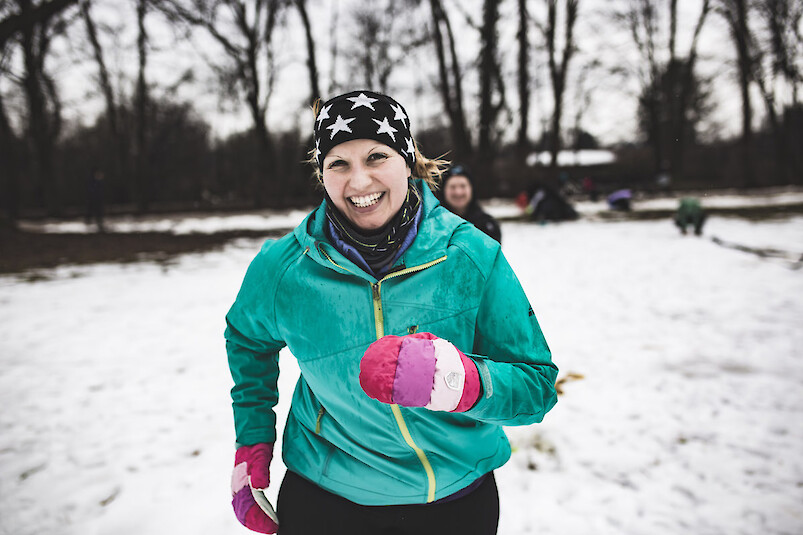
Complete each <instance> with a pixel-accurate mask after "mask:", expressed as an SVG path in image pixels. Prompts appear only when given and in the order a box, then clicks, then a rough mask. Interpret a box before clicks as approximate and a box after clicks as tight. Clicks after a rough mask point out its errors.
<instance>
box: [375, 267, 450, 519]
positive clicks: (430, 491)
mask: <svg viewBox="0 0 803 535" xmlns="http://www.w3.org/2000/svg"><path fill="white" fill-rule="evenodd" d="M444 260H446V256H445V255H444V256H442V257H440V258H437V259H435V260H433V261H431V262H427V263H426V264H421V265H420V266H413V267H409V268H405V269H402V270H399V271H394V272H393V273H389V274H388V275H385V276H384V277H383V278H381V279H380V280H378V281H377V282H375V283H373V284H371V294H372V296H373V303H374V326H375V329H376V339H377V340H379V339H380V338H382V337H383V336H385V324H384V318H383V316H382V283H383V282H384V281H386V280H388V279H392V278H393V277H398V276H400V275H407V274H409V273H415V272H417V271H422V270H424V269H426V268H428V267H431V266H434V265H435V264H439V263H441V262H443V261H444ZM390 409H391V411H393V416H394V418H395V419H396V425H398V426H399V431H401V434H402V437H403V438H404V442H406V443H407V445H408V446H410V448H412V450H413V451H414V452H415V454H416V455H417V456H418V460H419V461H421V465H422V466H423V467H424V471H425V472H426V474H427V484H428V487H427V503H431V502H433V501H435V471H434V470H433V469H432V464H431V463H430V462H429V459H427V454H426V453H424V450H422V449H421V448H420V447H419V446H418V445H417V444H416V443H415V441H414V440H413V436H412V435H411V434H410V430H409V429H408V428H407V422H405V421H404V415H402V412H401V407H399V405H398V404H396V403H394V404H392V405H391V406H390Z"/></svg>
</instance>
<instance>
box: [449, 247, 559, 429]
mask: <svg viewBox="0 0 803 535" xmlns="http://www.w3.org/2000/svg"><path fill="white" fill-rule="evenodd" d="M468 356H469V357H471V358H472V359H473V360H474V362H475V363H476V365H477V369H478V370H479V373H480V381H481V382H482V389H483V390H482V393H481V394H480V398H479V399H478V400H477V403H476V404H475V405H474V406H473V407H472V408H471V409H469V410H468V411H467V412H465V413H463V414H465V415H467V416H471V417H472V418H475V419H477V420H482V421H485V422H492V423H498V424H500V425H527V424H531V423H535V422H540V421H541V420H542V419H543V418H544V415H545V414H546V413H547V412H548V411H549V410H550V409H551V408H552V407H553V406H554V405H555V402H556V401H557V394H556V393H555V379H556V378H557V375H558V368H557V366H555V364H553V363H552V354H551V352H550V350H549V347H548V346H547V343H546V340H545V339H544V336H543V334H542V333H541V328H540V326H539V325H538V320H537V319H536V317H535V313H534V312H533V309H532V307H531V306H530V303H529V301H528V300H527V296H526V295H525V293H524V290H523V289H522V287H521V284H520V283H519V281H518V278H516V275H515V274H514V273H513V269H512V268H511V267H510V265H509V264H508V262H507V260H506V259H505V257H504V255H503V254H502V252H501V250H500V251H499V252H498V254H497V256H496V260H495V261H494V265H493V268H492V269H491V272H490V275H489V276H488V279H487V281H486V284H485V288H484V291H483V296H482V300H481V302H480V307H479V311H478V313H477V326H476V331H475V338H474V348H473V353H472V354H468Z"/></svg>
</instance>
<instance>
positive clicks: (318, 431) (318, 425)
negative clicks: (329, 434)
mask: <svg viewBox="0 0 803 535" xmlns="http://www.w3.org/2000/svg"><path fill="white" fill-rule="evenodd" d="M325 412H326V409H324V408H323V406H321V408H320V410H319V411H318V418H317V419H316V420H315V434H316V435H320V434H321V420H322V419H323V415H324V413H325Z"/></svg>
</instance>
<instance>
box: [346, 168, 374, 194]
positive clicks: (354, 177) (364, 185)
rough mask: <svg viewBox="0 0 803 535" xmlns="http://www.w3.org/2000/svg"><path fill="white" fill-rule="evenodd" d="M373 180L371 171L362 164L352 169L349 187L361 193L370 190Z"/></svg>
mask: <svg viewBox="0 0 803 535" xmlns="http://www.w3.org/2000/svg"><path fill="white" fill-rule="evenodd" d="M372 183H373V180H372V179H371V174H370V169H368V167H366V166H365V165H362V164H356V165H354V166H353V167H352V168H351V174H350V175H349V186H351V188H352V189H354V190H357V191H361V190H365V189H368V188H369V187H370V186H371V184H372Z"/></svg>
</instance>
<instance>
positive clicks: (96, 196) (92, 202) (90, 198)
mask: <svg viewBox="0 0 803 535" xmlns="http://www.w3.org/2000/svg"><path fill="white" fill-rule="evenodd" d="M104 178H105V176H104V174H103V171H102V170H101V169H99V168H97V167H96V168H94V169H92V173H91V174H90V175H89V179H88V180H87V183H86V224H87V225H91V224H92V223H93V222H94V223H95V225H97V227H98V232H104V231H105V228H104V227H103V203H104V191H103V189H104V188H103V180H104Z"/></svg>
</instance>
